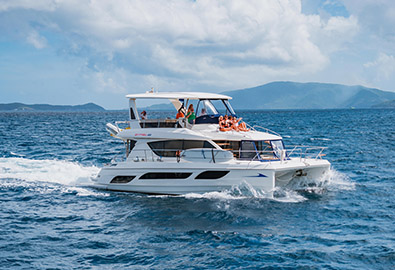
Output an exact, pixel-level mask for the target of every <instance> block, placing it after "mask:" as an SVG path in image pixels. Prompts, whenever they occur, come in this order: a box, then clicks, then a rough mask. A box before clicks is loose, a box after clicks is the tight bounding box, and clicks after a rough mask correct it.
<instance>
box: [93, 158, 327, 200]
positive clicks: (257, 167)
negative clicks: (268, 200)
mask: <svg viewBox="0 0 395 270" xmlns="http://www.w3.org/2000/svg"><path fill="white" fill-rule="evenodd" d="M191 165H192V163H190V162H180V163H177V162H155V164H153V162H130V161H129V162H119V163H115V164H111V165H110V166H106V167H104V168H102V170H101V171H100V173H99V175H98V176H97V178H95V179H93V180H94V183H95V184H94V186H95V187H97V188H102V189H107V190H113V191H126V192H138V193H147V194H167V195H182V194H187V193H207V192H215V191H216V192H221V191H225V190H230V189H232V188H233V187H237V186H240V185H243V184H246V185H249V186H251V187H252V188H254V189H256V190H259V191H262V192H264V193H267V194H268V195H271V194H272V192H273V190H274V189H275V187H277V186H286V185H287V184H288V183H289V182H290V181H292V180H295V179H297V178H298V177H308V178H312V179H319V178H320V177H322V175H323V174H324V173H325V172H327V171H328V170H329V168H330V163H329V162H328V161H326V160H304V161H303V162H302V161H299V160H289V161H287V162H280V161H278V162H270V163H267V162H259V161H253V162H251V161H250V162H234V163H231V164H229V163H199V162H194V163H193V166H191ZM192 167H193V168H192ZM117 177H118V178H117ZM128 177H130V178H133V179H131V180H130V178H128ZM123 178H125V179H127V180H130V181H128V182H126V183H120V182H117V180H118V179H123Z"/></svg>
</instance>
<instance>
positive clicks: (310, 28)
mask: <svg viewBox="0 0 395 270" xmlns="http://www.w3.org/2000/svg"><path fill="white" fill-rule="evenodd" d="M0 12H3V13H4V12H13V13H18V12H20V19H21V20H23V19H24V16H23V15H25V14H26V12H28V13H35V16H32V17H30V18H29V21H26V25H27V27H26V29H27V30H26V31H29V33H28V38H27V41H28V42H29V43H30V44H32V45H33V46H35V47H36V48H44V47H45V46H46V45H47V41H46V39H45V38H44V37H43V36H40V35H39V34H38V33H39V32H40V30H46V31H50V32H52V33H53V34H54V35H60V36H62V37H63V38H64V40H66V41H67V43H66V44H63V46H65V47H64V48H61V49H63V51H64V52H66V53H70V54H73V55H75V56H77V57H78V56H83V57H87V58H89V61H87V62H88V63H90V64H89V65H87V66H88V67H94V68H93V69H92V70H93V71H92V72H93V73H95V74H97V75H98V76H96V80H97V81H98V82H99V83H100V85H102V86H103V88H106V87H109V88H112V89H118V90H119V91H124V90H123V89H125V86H119V85H117V83H116V82H115V81H114V79H112V78H113V76H112V75H111V76H110V75H109V76H110V77H103V75H102V74H109V73H111V71H110V70H109V69H110V68H111V67H116V69H117V70H120V69H121V70H123V71H124V72H128V73H129V74H133V75H139V76H141V80H140V81H154V82H155V83H158V84H160V82H162V86H164V85H166V86H169V85H172V83H171V82H172V81H173V82H176V81H177V82H178V81H179V80H180V79H181V78H182V79H183V80H184V82H183V84H182V85H181V86H179V87H182V88H186V87H188V86H191V85H195V86H199V85H207V86H213V85H217V86H219V87H231V86H232V87H244V86H250V85H254V84H259V83H263V82H265V81H268V80H271V79H272V78H277V77H279V76H283V77H284V78H285V77H286V76H288V75H297V74H302V73H314V72H317V71H319V70H322V69H323V68H324V67H325V66H326V65H327V64H328V63H329V62H330V60H329V59H330V53H333V52H335V51H337V50H340V49H342V46H343V44H344V43H346V42H349V41H350V40H351V39H352V38H353V33H355V32H356V31H357V30H358V21H357V19H356V18H355V17H353V16H351V17H348V18H345V17H331V18H329V19H325V20H324V19H323V18H321V17H320V16H319V15H306V14H303V13H302V9H301V2H300V0H267V1H261V0H250V1H238V0H228V1H220V0H198V1H192V0H119V1H116V2H112V1H105V0H95V1H78V0H68V1H62V0H53V1H50V0H46V1H45V0H41V1H22V0H20V1H8V2H4V3H2V4H0ZM32 21H33V22H32ZM48 45H49V46H50V44H48ZM125 76H126V75H125ZM109 78H111V80H110V79H109ZM147 78H148V79H147ZM118 79H122V78H118ZM124 81H127V80H124ZM125 83H126V82H125ZM118 90H117V91H118ZM177 90H178V89H177Z"/></svg>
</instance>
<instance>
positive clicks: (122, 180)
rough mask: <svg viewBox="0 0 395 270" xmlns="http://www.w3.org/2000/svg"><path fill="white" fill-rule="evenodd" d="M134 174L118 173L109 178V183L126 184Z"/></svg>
mask: <svg viewBox="0 0 395 270" xmlns="http://www.w3.org/2000/svg"><path fill="white" fill-rule="evenodd" d="M135 177H136V176H132V175H118V176H115V177H114V178H113V179H112V180H111V182H110V183H111V184H126V183H129V182H130V181H132V180H133V179H134V178H135Z"/></svg>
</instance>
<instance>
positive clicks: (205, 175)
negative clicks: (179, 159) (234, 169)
mask: <svg viewBox="0 0 395 270" xmlns="http://www.w3.org/2000/svg"><path fill="white" fill-rule="evenodd" d="M228 173H229V171H205V172H202V173H201V174H199V175H198V176H196V178H195V179H218V178H221V177H224V176H225V175H227V174H228Z"/></svg>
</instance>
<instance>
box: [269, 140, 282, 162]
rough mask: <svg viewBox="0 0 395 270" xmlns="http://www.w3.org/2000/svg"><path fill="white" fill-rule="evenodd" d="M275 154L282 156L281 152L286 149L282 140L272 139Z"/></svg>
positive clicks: (278, 156)
mask: <svg viewBox="0 0 395 270" xmlns="http://www.w3.org/2000/svg"><path fill="white" fill-rule="evenodd" d="M271 143H272V149H273V154H274V155H275V156H276V157H277V158H281V152H282V151H283V150H284V143H283V141H282V140H276V141H271Z"/></svg>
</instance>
